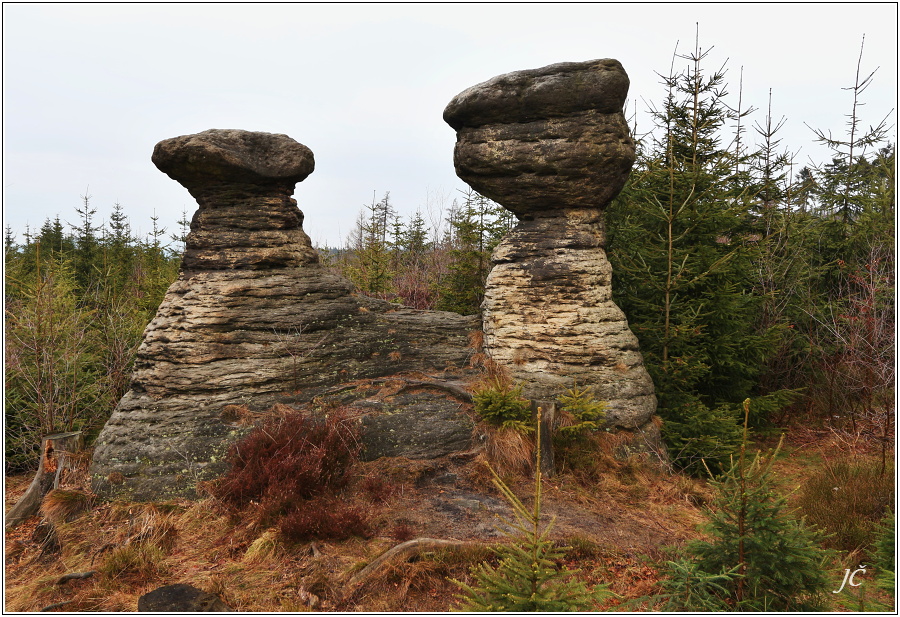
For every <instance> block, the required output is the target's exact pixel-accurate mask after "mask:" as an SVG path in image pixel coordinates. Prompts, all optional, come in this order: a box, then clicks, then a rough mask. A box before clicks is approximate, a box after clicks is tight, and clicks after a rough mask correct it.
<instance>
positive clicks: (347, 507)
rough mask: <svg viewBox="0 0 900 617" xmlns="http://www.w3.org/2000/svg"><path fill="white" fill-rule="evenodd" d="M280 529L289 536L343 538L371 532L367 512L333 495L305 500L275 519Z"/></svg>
mask: <svg viewBox="0 0 900 617" xmlns="http://www.w3.org/2000/svg"><path fill="white" fill-rule="evenodd" d="M278 528H279V529H280V530H281V533H282V534H283V535H284V536H285V537H286V538H288V539H289V540H294V541H297V542H303V541H306V540H315V539H320V540H346V539H347V538H349V537H351V536H359V537H362V538H370V537H372V535H373V532H372V527H371V526H370V525H369V521H368V516H367V514H366V512H365V511H364V510H363V509H362V508H360V507H358V506H354V505H351V504H349V503H347V502H344V501H341V500H339V499H336V498H330V497H320V498H316V499H313V500H310V501H307V502H305V503H304V504H303V505H302V507H299V508H297V509H295V510H292V511H291V512H289V513H287V514H286V515H285V516H283V517H282V518H281V520H280V521H279V522H278Z"/></svg>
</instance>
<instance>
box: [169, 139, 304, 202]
mask: <svg viewBox="0 0 900 617" xmlns="http://www.w3.org/2000/svg"><path fill="white" fill-rule="evenodd" d="M151 160H152V161H153V163H154V164H155V165H156V166H157V167H158V168H159V170H160V171H162V172H163V173H165V174H166V175H168V176H169V177H170V178H172V179H173V180H175V181H177V182H179V183H181V184H182V185H184V186H185V187H186V188H189V189H190V188H192V187H196V186H205V185H209V184H223V183H228V184H230V183H246V184H287V183H291V184H296V183H297V182H301V181H302V180H304V179H305V178H306V177H307V176H308V175H309V174H311V173H312V172H313V170H314V169H315V160H314V158H313V153H312V151H311V150H310V149H309V148H307V147H306V146H304V145H303V144H301V143H299V142H297V141H295V140H293V139H291V138H290V137H288V136H287V135H283V134H280V133H262V132H254V131H244V130H239V129H209V130H208V131H203V132H202V133H195V134H193V135H182V136H180V137H172V138H171V139H165V140H163V141H161V142H159V143H158V144H156V147H155V148H154V149H153V156H152V157H151Z"/></svg>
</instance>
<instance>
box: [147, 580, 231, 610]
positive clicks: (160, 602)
mask: <svg viewBox="0 0 900 617" xmlns="http://www.w3.org/2000/svg"><path fill="white" fill-rule="evenodd" d="M137 610H138V612H139V613H230V612H231V607H229V606H228V605H227V604H225V603H224V602H222V600H221V599H220V598H219V597H218V596H216V595H213V594H211V593H207V592H205V591H203V590H201V589H197V588H196V587H193V586H191V585H186V584H184V583H177V584H175V585H166V586H165V587H159V588H157V589H154V590H153V591H150V592H148V593H145V594H144V595H142V596H141V597H140V598H138V605H137Z"/></svg>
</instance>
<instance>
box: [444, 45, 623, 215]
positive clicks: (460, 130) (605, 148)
mask: <svg viewBox="0 0 900 617" xmlns="http://www.w3.org/2000/svg"><path fill="white" fill-rule="evenodd" d="M628 83H629V82H628V76H627V75H626V74H625V71H624V69H623V68H622V65H621V64H619V62H618V61H617V60H593V61H591V62H564V63H560V64H552V65H550V66H547V67H544V68H541V69H534V70H529V71H517V72H515V73H509V74H507V75H500V76H499V77H494V78H493V79H490V80H488V81H486V82H484V83H482V84H478V85H477V86H473V87H471V88H469V89H468V90H465V91H463V92H461V93H460V94H458V95H456V97H454V98H453V100H452V101H451V102H450V104H449V105H447V108H446V109H445V110H444V120H445V121H446V122H447V123H448V124H450V126H452V127H453V128H454V129H456V134H457V141H456V148H455V149H454V151H453V163H454V165H455V167H456V173H457V175H458V176H459V177H460V178H462V179H463V180H465V181H466V182H467V183H468V184H469V185H470V186H472V188H474V189H475V190H476V191H478V192H479V193H481V194H482V195H485V196H486V197H490V198H491V199H493V200H494V201H496V202H498V203H500V204H502V205H503V206H504V207H505V208H507V209H509V210H511V211H513V212H515V213H516V214H517V215H519V217H520V218H522V217H530V216H533V215H536V214H539V213H541V212H547V211H549V210H553V209H559V208H603V207H604V206H605V205H606V204H607V203H609V202H610V201H611V200H612V199H613V198H614V197H615V196H616V195H617V194H618V193H619V191H620V190H621V189H622V187H623V186H624V185H625V180H626V179H627V178H628V173H629V172H630V170H631V166H632V165H633V164H634V142H633V140H632V139H631V136H630V134H629V132H628V125H627V123H626V122H625V116H624V115H623V114H622V105H623V104H624V102H625V97H626V95H627V94H628Z"/></svg>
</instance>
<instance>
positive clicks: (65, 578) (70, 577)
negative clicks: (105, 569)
mask: <svg viewBox="0 0 900 617" xmlns="http://www.w3.org/2000/svg"><path fill="white" fill-rule="evenodd" d="M96 573H97V571H96V570H90V571H88V572H70V573H69V574H63V575H62V576H61V577H60V578H59V580H58V581H56V583H55V584H56V585H65V584H66V583H68V582H69V581H74V580H79V579H83V578H91V577H92V576H94V575H95V574H96Z"/></svg>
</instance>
